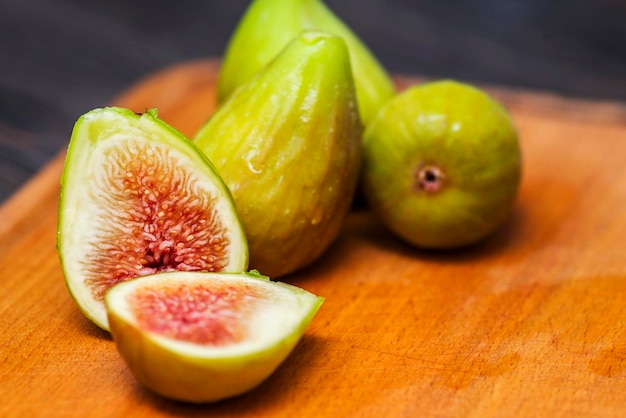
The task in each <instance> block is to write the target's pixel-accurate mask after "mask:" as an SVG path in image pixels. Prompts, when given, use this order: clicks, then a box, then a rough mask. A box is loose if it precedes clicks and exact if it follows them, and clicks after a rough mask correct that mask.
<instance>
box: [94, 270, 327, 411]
mask: <svg viewBox="0 0 626 418" xmlns="http://www.w3.org/2000/svg"><path fill="white" fill-rule="evenodd" d="M105 302H106V307H107V312H108V315H109V323H110V324H111V335H112V336H113V341H114V342H115V344H116V346H117V348H118V351H119V352H120V354H121V356H122V358H123V359H124V360H125V362H126V363H127V364H128V366H129V368H130V370H131V371H132V373H133V375H134V376H135V377H136V378H137V380H139V381H140V382H141V383H143V384H144V385H145V386H146V387H148V388H150V389H151V390H153V391H155V392H156V393H159V394H160V395H163V396H166V397H168V398H172V399H176V400H181V401H187V402H196V403H200V402H213V401H217V400H220V399H224V398H228V397H231V396H235V395H239V394H241V393H244V392H246V391H248V390H250V389H252V388H254V387H255V386H257V385H258V384H259V383H261V382H262V381H263V380H265V379H266V378H267V377H268V376H269V375H270V374H272V373H273V372H274V371H275V370H276V368H277V367H278V366H279V365H280V364H281V363H282V362H283V360H284V359H285V358H286V357H287V356H288V355H289V354H290V353H291V351H292V350H293V348H294V347H295V346H296V344H297V343H298V341H299V340H300V338H301V336H302V335H303V334H304V332H305V330H306V328H307V327H308V325H309V323H310V322H311V320H312V319H313V317H314V316H315V314H316V313H317V311H318V309H319V308H320V306H321V305H322V302H323V298H321V297H317V296H315V295H313V294H312V293H309V292H307V291H305V290H303V289H300V288H297V287H295V286H291V285H287V284H284V283H280V282H272V281H269V280H268V279H267V278H264V277H262V276H258V275H252V274H247V273H245V274H243V273H242V274H234V273H197V272H170V273H160V274H155V275H151V276H145V277H141V278H138V279H134V280H128V281H126V282H124V283H120V284H118V285H116V286H115V287H113V288H112V289H111V290H109V292H107V294H106V299H105Z"/></svg>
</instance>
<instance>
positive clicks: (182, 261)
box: [57, 107, 248, 330]
mask: <svg viewBox="0 0 626 418" xmlns="http://www.w3.org/2000/svg"><path fill="white" fill-rule="evenodd" d="M57 249H58V253H59V256H60V259H61V264H62V267H63V272H64V275H65V280H66V284H67V287H68V289H69V291H70V293H71V294H72V297H73V298H74V300H75V301H76V303H77V304H78V306H79V307H80V309H81V310H82V312H83V313H84V314H85V315H86V316H87V317H88V318H89V319H91V320H92V321H93V322H94V323H95V324H96V325H98V326H100V327H101V328H103V329H105V330H106V329H108V322H107V315H106V310H105V306H104V294H105V293H106V291H107V290H108V289H109V288H110V287H111V286H113V285H115V284H116V283H119V282H122V281H124V280H128V279H132V278H134V277H137V276H143V275H148V274H153V273H158V272H162V271H171V270H184V271H188V270H190V271H234V272H241V271H245V270H246V269H247V263H248V250H247V242H246V238H245V235H244V232H243V229H242V227H241V224H240V221H239V217H238V215H237V212H236V209H235V206H234V203H233V200H232V197H231V195H230V192H229V190H228V189H227V187H226V186H225V184H224V183H223V181H222V180H221V178H220V177H219V175H218V174H217V172H216V171H215V169H214V168H213V166H212V165H211V163H210V162H209V160H208V159H207V158H206V157H205V156H204V154H202V153H201V152H200V151H198V149H197V148H196V147H195V146H194V144H193V143H192V142H190V141H189V140H187V139H186V138H185V137H184V136H183V135H182V134H180V133H179V132H177V131H176V130H175V129H173V128H172V127H170V126H169V125H167V124H166V123H165V122H163V121H161V120H160V119H158V117H157V114H156V111H149V112H147V113H145V114H143V115H137V114H135V113H133V112H131V111H129V110H126V109H121V108H115V107H111V108H104V109H95V110H93V111H91V112H88V113H86V114H85V115H83V116H82V117H81V118H80V119H79V120H78V121H77V122H76V124H75V126H74V130H73V132H72V137H71V140H70V144H69V148H68V152H67V157H66V161H65V168H64V171H63V175H62V178H61V194H60V198H59V221H58V232H57Z"/></svg>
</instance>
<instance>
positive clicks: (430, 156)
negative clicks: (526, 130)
mask: <svg viewBox="0 0 626 418" xmlns="http://www.w3.org/2000/svg"><path fill="white" fill-rule="evenodd" d="M363 147H364V150H363V167H362V186H363V191H364V194H365V196H366V198H367V200H368V202H369V204H370V206H371V208H372V209H373V211H374V212H375V213H376V214H377V215H378V216H379V217H380V219H381V220H382V222H383V223H384V224H385V225H387V226H388V227H389V228H390V229H391V231H393V232H394V233H395V234H396V235H398V236H399V237H401V238H402V239H404V240H406V241H407V242H409V243H411V244H413V245H415V246H418V247H423V248H452V247H459V246H464V245H468V244H472V243H474V242H476V241H479V240H481V239H482V238H484V237H485V236H487V235H488V234H490V233H492V232H493V231H494V230H495V229H497V228H498V226H499V225H501V224H502V223H503V222H504V221H505V220H506V219H507V217H508V216H509V214H510V212H511V209H512V207H513V204H514V201H515V198H516V195H517V191H518V188H519V184H520V180H521V167H522V157H521V151H520V144H519V140H518V134H517V130H516V128H515V126H514V123H513V121H512V119H511V117H510V115H509V114H508V113H507V111H506V110H505V109H504V107H503V106H502V105H501V104H500V103H498V102H497V101H496V100H494V99H493V98H491V97H490V96H488V95H487V94H486V93H485V92H484V91H482V90H480V89H478V88H476V87H474V86H471V85H468V84H463V83H459V82H456V81H451V80H441V81H437V82H432V83H427V84H424V85H419V86H413V87H411V88H409V89H407V90H406V91H404V92H401V93H399V94H398V95H397V96H396V97H394V98H393V99H392V100H391V101H389V102H388V103H387V104H386V105H385V106H384V107H383V108H382V109H381V111H380V112H379V113H378V115H377V116H376V118H374V120H373V121H372V122H371V124H370V125H369V126H368V127H367V129H366V131H365V133H364V142H363Z"/></svg>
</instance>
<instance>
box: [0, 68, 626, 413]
mask: <svg viewBox="0 0 626 418" xmlns="http://www.w3.org/2000/svg"><path fill="white" fill-rule="evenodd" d="M217 68H218V67H217V63H216V62H214V61H200V62H191V63H182V64H180V65H178V66H175V67H173V68H167V69H164V70H163V71H162V72H160V73H158V74H156V75H154V76H153V77H150V78H148V79H146V80H144V81H143V82H141V83H139V84H138V85H136V86H132V87H131V88H130V89H128V90H127V91H126V92H125V93H123V94H121V95H120V96H119V97H118V98H117V99H116V100H115V101H114V103H115V104H118V105H124V106H127V107H130V108H132V109H133V110H135V111H143V110H145V108H151V107H158V108H159V113H160V115H161V116H162V117H163V118H164V119H165V120H167V121H168V122H170V123H171V124H173V125H174V126H176V127H178V128H179V129H180V130H181V131H182V132H184V133H186V134H187V135H192V134H193V133H194V132H195V130H196V129H198V127H199V126H200V125H201V124H202V122H203V121H204V120H205V119H206V118H207V117H208V116H209V115H210V113H211V112H212V111H213V109H214V85H215V74H216V70H217ZM415 80H417V79H414V78H411V79H403V81H402V83H405V84H406V83H407V82H413V81H415ZM494 92H496V94H498V92H500V93H502V94H503V95H502V96H499V97H503V100H504V101H505V103H506V104H507V105H509V108H510V109H511V111H512V113H513V115H514V118H515V120H516V123H517V125H518V127H519V130H520V134H521V138H522V148H523V153H524V178H523V182H522V188H521V191H520V195H519V199H518V202H517V205H516V207H515V211H514V214H513V216H512V217H511V219H510V221H509V222H508V223H507V224H506V225H505V226H504V227H503V228H502V229H501V230H500V231H498V232H497V233H496V234H495V235H494V236H492V237H491V238H490V239H488V240H487V241H485V242H483V243H482V244H480V245H477V246H475V247H472V248H469V249H465V250H462V251H452V252H427V251H418V250H415V249H412V248H410V247H408V246H406V245H405V244H403V243H401V242H399V241H398V240H396V239H395V238H394V237H392V236H391V235H390V234H389V233H388V232H387V231H386V230H385V229H384V228H383V227H382V226H381V225H380V224H379V223H378V222H377V221H376V219H374V218H373V217H372V216H371V214H370V213H369V212H368V211H367V210H365V209H361V210H355V211H354V213H352V214H351V216H350V217H349V219H348V221H347V223H346V225H345V228H344V231H343V232H342V234H341V236H340V238H339V239H338V241H337V242H336V243H335V244H334V245H333V246H332V247H331V248H330V250H329V251H328V252H327V253H326V254H325V255H324V257H323V258H322V259H321V260H320V261H319V262H318V263H316V264H315V265H314V266H313V267H311V268H310V269H307V270H305V271H301V272H299V273H297V274H294V275H293V276H290V277H287V278H285V281H288V282H291V283H293V284H296V285H299V286H301V287H304V288H306V289H307V290H310V291H312V292H314V293H317V294H319V295H322V296H324V297H325V298H326V303H325V304H324V306H323V307H322V309H321V310H320V312H319V314H318V316H317V317H316V318H315V320H314V321H313V323H312V325H311V327H310V328H309V330H308V331H307V334H306V336H305V337H304V339H303V340H302V341H301V342H300V344H299V345H298V346H297V347H296V349H295V351H294V352H293V353H292V355H291V356H290V357H289V358H288V359H287V361H286V363H284V364H283V365H282V366H281V367H280V368H279V369H278V370H277V371H276V373H275V374H274V375H272V376H271V377H270V378H269V379H268V380H267V381H266V382H264V383H263V384H262V385H261V386H259V387H258V388H257V389H255V390H253V391H251V392H250V393H248V394H246V395H243V396H241V397H238V398H235V399H231V400H227V401H223V402H220V403H217V404H213V405H202V406H192V405H186V404H182V403H177V402H171V401H168V400H165V399H163V398H160V397H158V396H155V395H153V394H151V393H150V392H148V391H147V390H145V389H144V388H143V387H141V386H140V385H139V384H138V383H136V382H135V380H134V378H133V377H132V376H131V374H130V373H129V371H128V370H127V368H126V366H125V364H124V363H123V361H122V360H121V358H120V357H119V355H118V354H117V351H116V349H115V346H114V344H113V342H112V341H111V339H110V337H109V335H108V334H107V333H105V332H103V331H100V330H99V329H98V328H96V327H95V326H94V325H92V324H91V323H90V322H89V321H88V320H87V319H85V318H84V317H83V316H82V314H81V313H80V312H79V311H78V308H77V307H76V305H75V304H74V303H73V301H72V300H71V297H70V295H69V293H68V292H67V289H66V287H65V284H64V281H63V276H62V273H61V270H60V265H59V261H58V258H57V255H56V251H55V235H56V210H57V207H56V205H57V194H58V180H59V175H60V173H61V169H62V165H63V155H59V156H58V157H57V158H56V159H55V160H54V161H53V162H52V163H51V164H50V165H49V166H48V167H46V168H45V169H44V170H43V171H42V172H41V173H40V174H39V175H38V176H36V177H35V178H34V179H33V180H32V181H31V182H29V183H28V184H27V185H26V186H25V187H24V188H23V189H21V190H20V191H19V192H18V193H17V194H16V195H14V196H13V197H12V198H11V199H10V200H9V201H7V202H6V204H4V205H3V206H2V207H1V208H0V219H1V220H2V222H1V223H0V248H1V249H2V251H0V266H1V267H0V276H1V277H2V280H3V284H2V286H1V287H0V298H1V299H2V304H1V305H0V330H1V331H0V332H1V333H2V348H0V360H1V364H2V368H1V369H0V399H2V402H0V416H2V417H23V416H33V417H34V416H48V417H55V416H59V417H61V416H63V417H67V416H81V417H91V416H93V417H103V416H106V417H127V416H133V417H159V416H164V417H165V416H169V417H180V416H272V417H273V416H285V415H288V416H293V415H297V416H322V417H331V416H332V417H348V416H349V417H383V416H384V417H414V416H423V417H447V416H460V417H461V416H462V417H495V416H507V417H509V416H520V417H537V416H550V417H589V416H596V417H597V416H603V417H613V416H620V415H623V413H624V412H623V411H624V405H626V390H624V389H625V388H626V303H625V302H624V301H626V257H625V251H624V244H623V240H624V236H626V170H624V169H623V160H624V157H625V156H626V123H624V121H625V120H626V119H624V113H622V111H621V109H623V107H622V106H621V105H619V104H594V103H582V102H581V103H575V102H569V101H566V100H563V99H559V98H556V97H551V96H545V95H536V94H526V93H523V92H512V91H508V90H506V89H504V90H502V89H501V90H496V89H494ZM581 115H584V116H581Z"/></svg>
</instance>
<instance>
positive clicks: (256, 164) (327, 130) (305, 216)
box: [194, 32, 362, 277]
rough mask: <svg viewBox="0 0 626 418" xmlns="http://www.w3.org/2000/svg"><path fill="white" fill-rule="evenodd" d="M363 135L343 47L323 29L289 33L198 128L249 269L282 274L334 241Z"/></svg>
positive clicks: (355, 174) (346, 207) (348, 199)
mask: <svg viewBox="0 0 626 418" xmlns="http://www.w3.org/2000/svg"><path fill="white" fill-rule="evenodd" d="M361 135H362V125H361V122H360V120H359V115H358V111H357V105H356V96H355V91H354V83H353V79H352V73H351V70H350V60H349V56H348V51H347V48H346V45H345V43H344V42H343V40H342V39H341V38H339V37H337V36H334V35H330V34H326V33H320V32H307V33H303V34H301V35H299V36H298V37H296V38H295V39H294V40H293V41H292V42H291V43H290V44H289V46H288V47H287V48H286V49H285V50H284V51H283V52H282V53H281V54H280V55H279V56H278V57H277V58H276V59H275V60H274V61H272V63H271V65H269V66H268V67H266V68H265V69H264V70H263V71H261V72H260V73H258V74H257V75H256V76H255V77H253V78H252V79H251V80H249V81H248V82H247V83H246V84H244V85H243V86H241V87H240V88H239V89H237V90H236V91H235V92H234V93H233V94H232V95H231V96H230V97H229V99H228V100H227V101H226V102H224V103H223V104H222V105H221V107H220V108H219V109H218V110H217V111H216V113H215V114H214V115H213V116H212V117H211V118H210V119H209V121H208V122H207V123H206V124H205V125H204V126H203V127H202V128H201V129H200V131H199V132H198V134H197V135H196V137H195V138H194V141H195V143H196V145H197V146H198V147H199V148H200V149H201V150H202V151H203V152H204V153H205V154H206V155H207V156H208V157H209V159H210V160H211V161H212V162H213V164H214V165H215V167H216V168H217V170H218V172H219V173H220V174H221V176H222V178H223V179H224V181H225V182H226V184H227V185H228V187H229V189H230V191H231V192H232V194H233V197H234V199H235V204H236V206H237V210H238V213H239V215H240V218H241V221H242V222H243V225H244V230H245V231H246V235H247V237H248V243H249V251H250V267H251V268H254V269H258V270H259V271H261V272H262V273H263V274H267V275H269V276H271V277H280V276H284V275H286V274H289V273H291V272H294V271H296V270H298V269H300V268H302V267H304V266H306V265H308V264H310V263H311V262H313V261H314V260H315V259H317V258H318V257H319V256H320V255H321V254H322V253H323V252H324V251H325V250H326V248H327V247H328V246H329V245H330V244H331V243H332V242H333V241H334V240H335V239H336V237H337V236H338V234H339V232H340V229H341V227H342V224H343V221H344V218H345V216H346V215H347V212H348V211H349V209H350V206H351V202H352V199H353V197H354V193H355V189H356V187H357V183H358V175H359V168H360V158H361Z"/></svg>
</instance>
